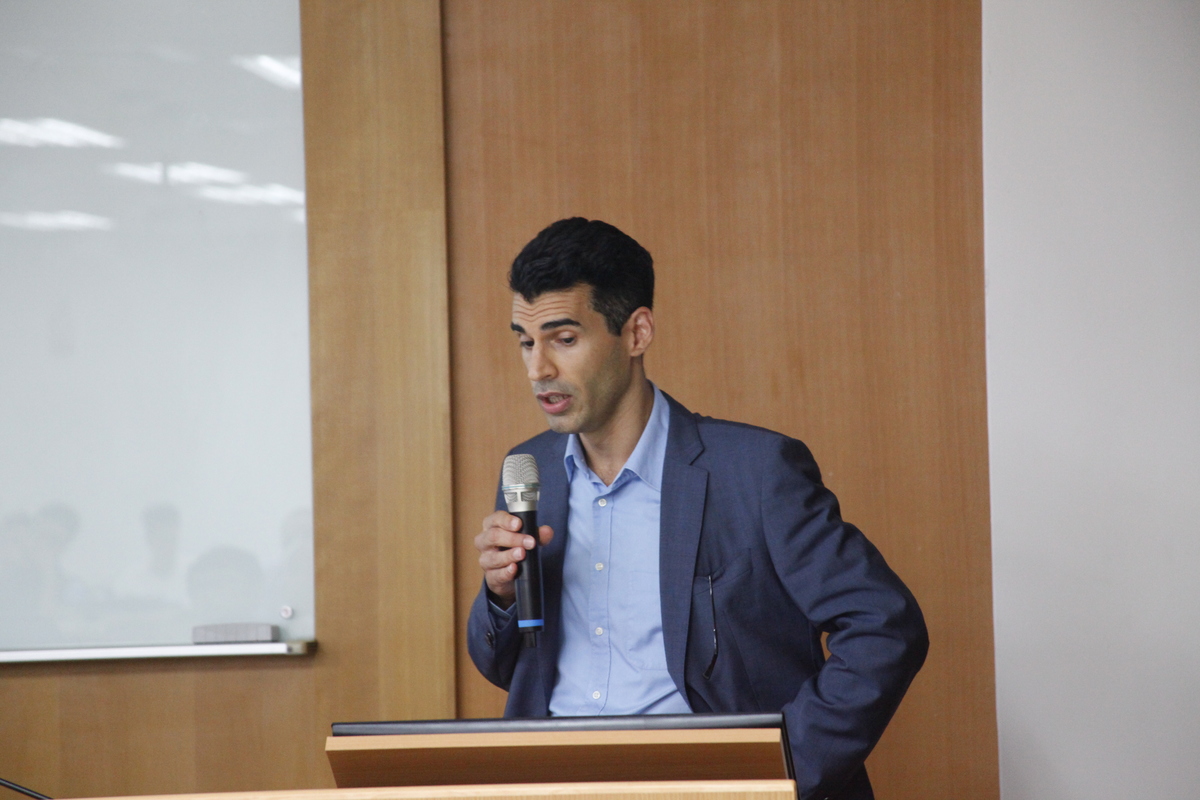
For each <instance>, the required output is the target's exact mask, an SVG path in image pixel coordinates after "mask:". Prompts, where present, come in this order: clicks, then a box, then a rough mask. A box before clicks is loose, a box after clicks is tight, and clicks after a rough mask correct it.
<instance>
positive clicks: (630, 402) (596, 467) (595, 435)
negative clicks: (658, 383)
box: [579, 374, 654, 486]
mask: <svg viewBox="0 0 1200 800" xmlns="http://www.w3.org/2000/svg"><path fill="white" fill-rule="evenodd" d="M653 410H654V387H653V386H651V385H650V381H648V380H646V376H645V375H644V374H639V375H638V376H637V377H636V378H635V379H634V381H633V384H632V385H631V386H630V387H629V391H628V392H627V393H626V394H625V396H624V397H623V398H621V402H620V404H618V406H617V409H616V412H615V413H614V414H613V415H612V418H611V419H610V420H609V421H608V422H607V423H606V424H605V425H604V427H603V428H600V429H598V430H595V431H592V432H591V433H581V434H579V443H580V444H581V445H582V446H583V454H584V456H585V457H586V458H587V462H588V466H589V467H591V470H592V472H594V473H596V477H597V478H599V479H600V480H602V481H604V485H605V486H609V485H611V484H612V482H613V481H615V480H616V479H617V475H619V474H620V473H621V468H622V467H624V466H625V462H626V461H628V460H629V457H630V456H631V455H633V451H634V449H635V448H637V443H638V440H639V439H641V438H642V431H644V430H646V423H647V422H649V421H650V413H651V412H652V411H653Z"/></svg>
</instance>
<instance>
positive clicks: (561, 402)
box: [537, 392, 573, 414]
mask: <svg viewBox="0 0 1200 800" xmlns="http://www.w3.org/2000/svg"><path fill="white" fill-rule="evenodd" d="M572 399H573V398H572V397H571V395H569V394H563V393H562V392H539V393H538V395H537V400H538V403H539V404H540V405H541V407H542V411H545V412H546V413H547V414H561V413H562V412H564V411H566V410H567V408H568V407H569V406H570V405H571V400H572Z"/></svg>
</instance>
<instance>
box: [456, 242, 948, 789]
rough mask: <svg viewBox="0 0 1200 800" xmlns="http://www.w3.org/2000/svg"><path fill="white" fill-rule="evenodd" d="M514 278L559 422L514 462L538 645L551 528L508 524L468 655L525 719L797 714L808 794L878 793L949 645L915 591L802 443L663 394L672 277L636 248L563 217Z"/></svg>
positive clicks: (500, 531) (524, 350) (531, 247)
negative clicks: (528, 637)
mask: <svg viewBox="0 0 1200 800" xmlns="http://www.w3.org/2000/svg"><path fill="white" fill-rule="evenodd" d="M509 286H510V288H511V289H512V290H513V292H514V296H513V312H512V329H513V331H514V332H515V334H516V337H517V340H518V342H519V344H520V348H521V355H522V358H523V359H524V361H525V368H526V371H527V373H528V377H529V381H530V383H531V384H532V388H533V393H534V395H535V397H536V398H537V401H538V404H539V405H540V407H541V409H542V412H543V413H544V414H545V415H546V420H547V422H548V424H549V426H550V430H549V431H547V432H545V433H543V434H541V435H540V436H536V437H534V438H533V439H530V440H529V441H527V442H525V443H523V444H521V445H518V446H517V447H515V448H514V449H513V450H512V452H513V453H530V454H532V455H534V456H535V457H536V458H537V462H538V465H539V469H540V473H541V485H542V490H541V499H540V502H539V507H538V515H539V520H540V521H543V522H545V523H546V524H545V525H542V526H541V528H540V529H539V530H538V531H537V532H536V534H537V536H538V537H539V539H540V542H541V545H542V550H541V561H542V572H543V581H544V586H545V620H546V622H545V625H546V627H545V631H544V633H543V634H542V639H541V644H540V646H539V647H537V648H523V647H522V646H521V637H520V635H519V634H518V629H517V624H516V620H515V614H513V613H512V610H511V608H510V607H511V605H512V603H513V599H514V594H515V593H514V586H513V579H514V577H515V575H516V571H517V565H518V564H519V563H520V562H521V560H522V559H523V558H524V557H525V552H526V550H527V549H529V548H532V547H533V546H534V541H533V534H534V533H535V532H533V531H522V530H521V529H520V528H521V523H520V520H518V519H517V518H516V517H514V516H512V515H510V514H508V513H507V512H506V511H504V510H498V511H496V512H495V513H493V514H491V515H490V516H488V517H487V518H486V519H485V520H484V522H483V531H482V532H481V533H480V534H479V536H477V537H476V540H475V544H476V547H477V548H478V549H479V552H480V556H479V562H480V566H481V567H482V568H483V571H484V586H483V588H482V589H481V591H480V593H479V596H478V598H477V599H476V601H475V604H474V606H473V607H472V609H471V616H470V621H469V623H468V646H469V649H470V652H471V657H472V659H473V660H474V661H475V664H476V666H477V667H478V668H479V670H480V671H481V672H482V673H483V675H484V676H485V677H487V678H488V680H490V681H492V682H493V683H495V684H496V685H497V686H500V687H501V688H503V689H506V690H508V692H509V697H508V705H507V707H506V709H505V715H506V716H517V717H530V716H545V715H547V714H553V715H593V714H642V713H689V712H693V711H695V712H703V711H741V712H778V711H780V710H782V711H783V713H784V719H785V722H786V725H787V729H788V736H789V739H790V743H791V747H792V756H793V762H794V766H795V769H796V779H797V786H798V789H799V790H800V793H801V796H802V797H804V798H808V797H844V798H869V797H871V796H872V793H871V787H870V783H869V781H868V780H867V776H866V771H865V770H864V769H863V761H864V759H865V758H866V757H867V754H868V753H869V752H870V751H871V748H872V747H874V745H875V743H876V742H877V741H878V739H879V736H880V735H881V734H882V733H883V729H884V727H885V726H886V725H887V723H888V720H889V719H891V716H892V714H893V712H894V711H895V710H896V707H897V705H898V704H899V702H900V699H901V697H903V695H904V692H905V691H906V690H907V688H908V685H909V683H910V682H911V681H912V679H913V676H914V675H915V674H916V672H917V670H918V669H920V667H921V664H922V663H923V662H924V659H925V652H926V650H927V648H928V639H927V636H926V632H925V624H924V620H923V618H922V616H921V612H920V609H919V608H918V607H917V603H916V601H915V600H914V599H913V596H912V595H911V594H910V593H909V591H908V589H907V588H905V586H904V584H903V583H902V582H901V581H900V579H899V578H898V577H896V575H895V574H894V573H893V572H892V571H891V570H890V569H889V568H888V566H887V564H886V563H885V562H884V560H883V557H882V556H881V555H880V554H879V552H878V551H877V550H876V549H875V548H874V547H873V546H872V545H871V544H870V542H868V541H867V540H866V538H865V537H864V536H863V535H862V534H861V533H860V532H859V531H858V530H857V529H855V528H854V527H853V526H851V525H848V524H847V523H845V522H843V521H842V520H841V517H840V514H839V510H838V504H837V500H836V498H835V497H834V496H833V494H832V493H830V492H829V490H827V489H826V488H825V487H824V486H823V485H822V484H821V479H820V473H819V471H818V469H817V465H816V463H815V462H814V461H813V458H812V456H811V454H810V453H809V451H808V449H807V448H806V447H805V446H804V445H803V444H802V443H801V442H799V441H796V440H795V439H790V438H788V437H786V436H783V435H781V434H778V433H773V432H771V431H766V430H763V429H761V428H755V427H752V426H749V425H742V424H738V423H733V422H726V421H722V420H715V419H709V418H706V417H701V416H699V415H694V414H692V413H691V412H689V411H688V410H687V409H685V408H683V406H681V405H679V404H678V403H677V402H675V401H674V400H672V399H671V398H670V397H668V396H667V395H666V394H665V393H663V392H662V391H661V390H659V389H658V388H657V387H656V386H654V385H653V384H652V383H651V382H650V381H649V380H647V378H646V375H645V370H644V367H643V355H644V354H645V352H646V350H647V348H649V346H650V344H651V342H652V341H653V339H654V312H653V310H652V309H653V302H654V271H653V262H652V259H651V257H650V254H649V253H647V252H646V251H645V250H644V249H643V248H642V247H641V246H640V245H639V244H638V243H637V242H635V241H634V240H633V239H631V238H630V237H628V236H626V235H625V234H624V233H622V232H621V231H619V230H617V229H616V228H614V227H612V226H611V225H607V224H605V223H603V222H599V221H587V220H584V219H580V218H574V219H567V220H561V221H559V222H556V223H554V224H553V225H551V226H550V227H548V228H546V229H545V230H544V231H542V232H541V233H540V234H538V236H537V237H536V238H535V239H534V240H533V241H532V242H530V243H529V244H528V245H527V246H526V247H525V248H524V250H522V251H521V254H520V255H518V256H517V258H516V260H515V261H514V262H513V266H512V271H511V273H510V275H509ZM497 508H498V509H503V508H504V504H503V498H502V497H500V496H499V495H498V496H497ZM823 632H824V633H827V634H828V641H827V645H828V648H829V651H830V658H829V659H828V660H826V658H825V656H824V654H823V651H822V647H821V634H822V633H823Z"/></svg>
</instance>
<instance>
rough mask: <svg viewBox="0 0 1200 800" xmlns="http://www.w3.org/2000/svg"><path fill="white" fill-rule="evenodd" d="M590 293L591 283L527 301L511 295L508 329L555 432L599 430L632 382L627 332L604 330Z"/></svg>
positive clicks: (516, 295) (534, 391)
mask: <svg viewBox="0 0 1200 800" xmlns="http://www.w3.org/2000/svg"><path fill="white" fill-rule="evenodd" d="M591 294H592V290H591V287H590V286H576V287H574V288H572V289H568V290H566V291H561V292H547V293H545V294H543V295H540V296H538V297H537V298H536V299H535V300H534V301H533V302H532V303H528V302H526V301H525V298H523V297H521V295H519V294H515V295H513V314H512V328H513V330H514V331H516V333H517V340H518V341H519V342H520V345H521V357H522V358H523V359H524V361H525V369H526V372H527V374H528V376H529V382H530V383H531V384H532V386H533V393H534V396H535V397H537V401H538V405H539V406H540V407H541V409H542V412H543V413H545V415H546V420H547V422H548V423H549V425H550V429H551V430H553V431H556V432H558V433H592V432H593V431H597V430H599V429H601V428H603V427H604V425H605V424H606V423H608V422H609V420H611V419H612V418H613V413H614V411H615V410H616V408H617V405H618V404H619V402H620V400H621V398H622V397H623V396H624V395H625V393H626V392H628V391H629V387H630V385H631V384H632V381H633V361H632V358H631V354H630V353H629V351H628V348H627V343H626V341H625V340H626V338H628V336H613V335H612V334H611V333H609V331H608V327H607V326H606V325H605V322H604V317H603V316H601V315H600V314H598V313H597V312H596V311H594V310H593V309H592V306H591ZM626 327H628V325H627V326H626ZM626 333H628V331H626Z"/></svg>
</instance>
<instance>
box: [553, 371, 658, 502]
mask: <svg viewBox="0 0 1200 800" xmlns="http://www.w3.org/2000/svg"><path fill="white" fill-rule="evenodd" d="M650 385H651V386H652V387H653V388H654V407H653V408H652V409H650V419H649V420H647V422H646V427H645V429H644V430H643V431H642V435H641V437H640V438H639V439H638V443H637V447H635V448H633V452H632V453H630V455H629V460H627V461H626V462H625V466H624V467H622V469H621V472H620V474H618V475H617V479H616V480H615V481H613V482H612V485H613V486H614V487H615V486H616V485H617V484H618V483H619V482H622V481H621V478H622V476H623V475H624V474H625V472H630V473H632V474H633V475H636V476H637V477H638V478H640V479H641V480H642V482H643V483H645V484H646V485H647V486H649V487H650V488H652V489H654V490H655V491H657V492H661V491H662V472H663V462H665V461H666V458H667V430H668V428H669V427H670V424H671V408H670V406H668V405H667V399H666V398H665V397H663V393H662V392H661V391H659V388H658V387H657V386H655V385H654V384H653V383H651V384H650ZM563 466H564V467H565V468H566V470H567V480H568V481H571V480H574V478H575V471H576V470H577V469H582V470H585V472H586V473H587V475H588V476H589V477H590V478H594V476H593V475H592V472H591V470H590V469H589V468H588V465H587V459H586V458H585V457H584V455H583V445H581V444H580V443H579V437H578V436H577V435H576V434H574V433H572V434H571V435H570V436H568V437H567V450H566V452H565V453H564V454H563ZM597 480H598V479H597Z"/></svg>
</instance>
